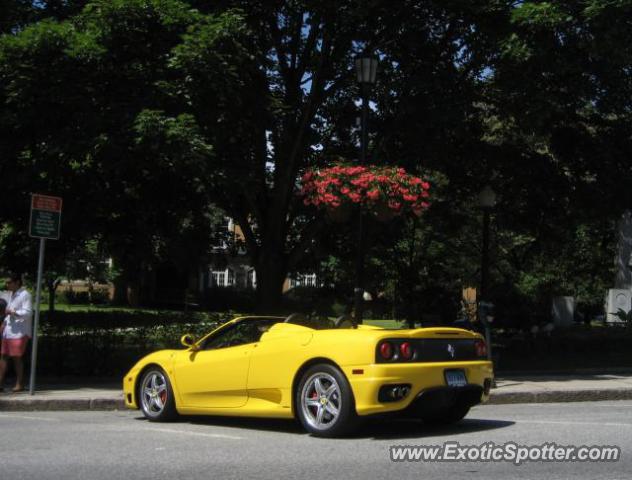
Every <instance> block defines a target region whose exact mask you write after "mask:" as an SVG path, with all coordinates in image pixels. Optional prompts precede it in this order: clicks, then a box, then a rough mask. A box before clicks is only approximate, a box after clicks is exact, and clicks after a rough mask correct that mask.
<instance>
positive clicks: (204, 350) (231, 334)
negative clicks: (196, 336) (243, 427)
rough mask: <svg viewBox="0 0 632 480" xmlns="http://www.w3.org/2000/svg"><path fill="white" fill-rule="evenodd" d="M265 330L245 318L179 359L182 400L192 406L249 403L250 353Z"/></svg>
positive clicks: (180, 397) (179, 356)
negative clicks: (261, 331)
mask: <svg viewBox="0 0 632 480" xmlns="http://www.w3.org/2000/svg"><path fill="white" fill-rule="evenodd" d="M260 336H261V333H260V332H259V331H258V330H257V328H256V325H253V324H251V322H248V321H244V322H238V323H235V324H229V325H227V326H226V328H224V329H222V330H220V331H219V332H217V333H216V334H215V335H213V336H211V337H209V338H208V339H207V340H206V341H205V342H204V344H203V345H201V346H200V349H199V350H198V351H191V350H187V351H182V352H180V353H179V354H178V355H177V356H176V360H175V365H174V369H175V381H176V386H177V390H178V394H179V399H180V403H181V405H182V406H183V407H189V408H236V407H241V406H243V405H245V404H246V401H247V400H248V393H247V389H246V384H247V380H248V367H249V364H250V355H251V353H252V350H253V348H254V346H255V345H256V342H257V341H258V340H259V337H260Z"/></svg>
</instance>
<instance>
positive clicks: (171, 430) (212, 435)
mask: <svg viewBox="0 0 632 480" xmlns="http://www.w3.org/2000/svg"><path fill="white" fill-rule="evenodd" d="M142 430H145V431H148V432H161V433H176V434H177V433H179V434H181V435H194V436H197V437H207V438H223V439H226V440H244V437H238V436H236V435H224V434H223V433H204V432H187V431H186V430H176V429H175V428H143V429H142Z"/></svg>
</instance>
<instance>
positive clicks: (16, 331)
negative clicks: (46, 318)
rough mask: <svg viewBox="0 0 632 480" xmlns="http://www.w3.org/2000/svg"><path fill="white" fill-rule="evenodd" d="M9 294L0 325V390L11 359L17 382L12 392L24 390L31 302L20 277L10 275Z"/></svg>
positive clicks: (31, 324) (30, 324)
mask: <svg viewBox="0 0 632 480" xmlns="http://www.w3.org/2000/svg"><path fill="white" fill-rule="evenodd" d="M6 288H7V290H8V291H9V292H11V296H10V298H9V301H8V304H7V307H6V311H5V317H4V321H3V324H2V346H1V348H0V388H2V385H3V383H4V376H5V374H6V372H7V362H8V359H9V358H11V359H12V360H13V364H14V366H15V374H16V376H17V381H16V383H15V387H14V388H13V391H14V392H20V391H22V390H24V362H23V360H22V357H23V356H24V352H25V351H26V345H27V343H28V341H29V338H31V337H32V336H33V302H32V300H31V294H30V293H29V292H28V291H27V290H26V288H24V287H23V286H22V278H21V276H20V275H11V276H10V277H9V279H8V280H7V283H6Z"/></svg>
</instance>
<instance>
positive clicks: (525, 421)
mask: <svg viewBox="0 0 632 480" xmlns="http://www.w3.org/2000/svg"><path fill="white" fill-rule="evenodd" d="M511 421H515V422H516V423H534V424H537V425H599V426H605V427H632V423H608V422H561V421H555V420H511Z"/></svg>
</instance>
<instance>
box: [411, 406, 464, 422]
mask: <svg viewBox="0 0 632 480" xmlns="http://www.w3.org/2000/svg"><path fill="white" fill-rule="evenodd" d="M469 411H470V407H469V406H468V405H462V404H458V403H457V404H455V405H453V406H451V407H448V408H445V409H441V410H435V411H433V412H432V413H428V414H427V415H423V416H422V417H421V418H422V420H423V421H424V423H426V424H428V425H451V424H453V423H456V422H459V421H461V420H463V419H464V418H465V416H466V415H467V414H468V412H469Z"/></svg>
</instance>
